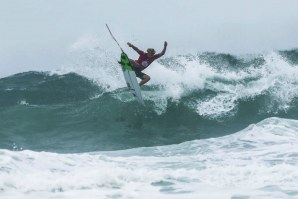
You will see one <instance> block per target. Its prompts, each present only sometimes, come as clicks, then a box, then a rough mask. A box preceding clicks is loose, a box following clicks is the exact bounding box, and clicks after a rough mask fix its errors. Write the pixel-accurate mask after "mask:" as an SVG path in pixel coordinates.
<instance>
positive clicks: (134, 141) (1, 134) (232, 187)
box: [0, 41, 298, 199]
mask: <svg viewBox="0 0 298 199" xmlns="http://www.w3.org/2000/svg"><path fill="white" fill-rule="evenodd" d="M93 44H94V42H90V41H87V42H86V41H79V42H77V43H75V44H74V45H73V46H72V49H71V50H72V54H73V60H72V63H71V64H68V65H65V66H63V67H61V68H60V69H59V70H53V71H26V72H23V73H18V74H14V75H11V76H7V77H1V79H0V96H1V97H0V197H1V198H4V199H6V198H7V199H8V198H20V199H21V198H30V199H31V198H111V199H112V198H115V199H116V198H123V199H134V198H144V199H146V198H148V199H149V198H162V199H164V198H165V199H167V198H170V199H172V198H174V199H176V198H177V199H178V198H188V199H198V198H203V199H204V198H214V199H217V198H218V199H219V198H220V199H225V198H227V199H228V198H229V199H248V198H249V199H260V198H266V199H267V198H279V199H280V198H298V188H297V184H298V171H297V166H298V148H297V144H298V114H297V111H298V106H297V96H298V51H297V50H295V49H294V50H287V51H274V52H268V53H262V54H255V55H241V56H239V55H238V56H236V55H231V54H221V53H212V52H201V53H197V54H184V55H177V56H165V57H163V58H162V59H160V60H158V61H157V62H156V63H153V64H152V66H150V68H149V69H147V70H146V71H144V72H145V73H147V74H149V75H150V76H151V78H152V79H151V80H150V82H149V83H148V85H145V86H143V87H142V94H143V98H144V101H145V106H141V105H139V104H138V103H137V102H136V101H135V100H134V97H133V96H131V94H130V93H129V92H128V91H127V90H126V89H125V88H123V87H125V81H124V78H123V76H122V71H121V68H120V67H119V65H118V64H117V59H118V58H119V57H116V56H115V55H114V54H113V53H111V52H109V51H108V50H104V49H101V48H99V47H98V46H97V45H94V46H93ZM130 56H132V57H133V56H134V55H130Z"/></svg>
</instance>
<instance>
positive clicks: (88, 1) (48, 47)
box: [0, 0, 298, 76]
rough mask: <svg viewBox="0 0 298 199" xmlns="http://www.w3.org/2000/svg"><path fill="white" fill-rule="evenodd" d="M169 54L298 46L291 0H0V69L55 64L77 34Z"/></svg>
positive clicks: (297, 17) (296, 11)
mask: <svg viewBox="0 0 298 199" xmlns="http://www.w3.org/2000/svg"><path fill="white" fill-rule="evenodd" d="M105 23H108V24H109V25H110V26H111V29H112V30H113V32H114V33H115V35H116V37H118V38H119V40H120V43H121V44H122V45H124V44H125V42H126V41H132V42H135V43H136V44H137V45H138V46H139V47H141V48H147V47H154V48H156V49H161V48H162V43H163V41H164V40H167V41H168V42H169V50H168V54H175V53H180V54H186V53H189V52H198V51H200V52H202V51H217V52H227V53H234V54H238V53H254V52H260V51H270V50H276V49H291V48H296V47H298V37H297V35H298V1H296V0H246V1H244V0H226V1H223V0H217V1H216V0H150V1H144V0H118V1H116V0H1V1H0V28H1V31H0V75H1V76H2V75H3V74H8V73H14V72H18V71H26V70H30V69H31V70H33V69H34V70H39V69H47V70H48V69H50V68H51V67H53V68H57V67H59V65H62V64H63V63H64V62H65V61H66V60H65V59H66V56H65V53H66V51H67V49H68V48H69V47H70V46H71V45H72V44H73V43H75V42H76V41H77V40H79V39H80V38H82V37H84V35H88V34H95V35H97V36H99V37H100V38H101V39H102V40H104V42H103V45H105V46H106V47H107V48H109V49H112V48H115V51H116V50H117V49H116V46H115V44H114V43H113V41H112V40H111V39H110V37H109V35H108V33H107V31H106V29H105V26H104V24H105Z"/></svg>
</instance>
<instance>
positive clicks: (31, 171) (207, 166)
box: [0, 117, 298, 199]
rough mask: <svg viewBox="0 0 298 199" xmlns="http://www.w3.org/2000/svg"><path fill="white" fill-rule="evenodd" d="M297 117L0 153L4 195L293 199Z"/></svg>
mask: <svg viewBox="0 0 298 199" xmlns="http://www.w3.org/2000/svg"><path fill="white" fill-rule="evenodd" d="M297 131H298V122H297V120H289V119H282V118H276V117H275V118H267V119H265V120H263V121H261V122H259V123H257V124H251V125H250V126H248V127H247V128H245V129H243V130H241V131H239V132H236V133H232V134H231V135H228V136H224V137H219V138H210V139H202V140H193V141H190V142H184V143H181V144H176V145H169V146H157V147H149V148H148V147H141V148H135V149H130V150H123V151H110V152H93V153H76V154H61V153H60V154H57V153H49V152H35V151H29V150H24V151H17V152H16V151H8V150H3V149H1V150H0V165H1V167H0V177H1V179H2V180H1V181H0V194H1V195H2V196H3V197H7V198H9V197H13V198H16V197H20V196H22V198H40V197H43V198H52V197H61V198H65V197H72V198H76V196H77V195H78V194H79V195H80V194H88V197H89V198H98V197H100V198H105V197H111V198H114V197H115V198H119V197H121V198H152V197H154V198H191V199H192V198H198V197H199V198H206V197H207V196H208V197H212V198H249V197H250V198H296V197H297V186H296V182H297V179H298V173H297V169H296V168H297V165H298V159H297V154H298V151H297V148H296V147H293V146H295V145H296V143H297V141H298V134H297Z"/></svg>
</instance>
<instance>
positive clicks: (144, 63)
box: [127, 41, 168, 85]
mask: <svg viewBox="0 0 298 199" xmlns="http://www.w3.org/2000/svg"><path fill="white" fill-rule="evenodd" d="M127 45H128V46H129V47H131V48H132V49H134V50H135V51H136V52H137V53H138V54H139V55H140V56H139V58H138V59H137V60H132V59H130V63H131V65H132V67H133V70H134V71H135V73H136V76H137V77H138V78H140V79H141V82H140V83H139V84H140V85H143V84H145V83H147V82H148V81H149V80H150V76H149V75H147V74H145V73H143V72H141V71H143V70H144V69H146V68H147V67H148V66H149V65H150V64H151V63H152V62H153V61H154V60H156V59H158V58H160V57H161V56H163V55H164V54H165V52H166V49H167V45H168V43H167V42H166V41H165V42H164V47H163V50H162V51H161V52H160V53H157V54H155V50H154V49H153V48H148V49H147V53H145V52H144V51H142V50H140V49H138V48H137V47H135V46H134V45H132V44H131V43H129V42H128V43H127Z"/></svg>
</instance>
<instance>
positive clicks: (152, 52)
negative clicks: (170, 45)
mask: <svg viewBox="0 0 298 199" xmlns="http://www.w3.org/2000/svg"><path fill="white" fill-rule="evenodd" d="M154 54H155V50H154V49H153V48H148V49H147V55H148V57H152V56H153V55H154Z"/></svg>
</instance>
